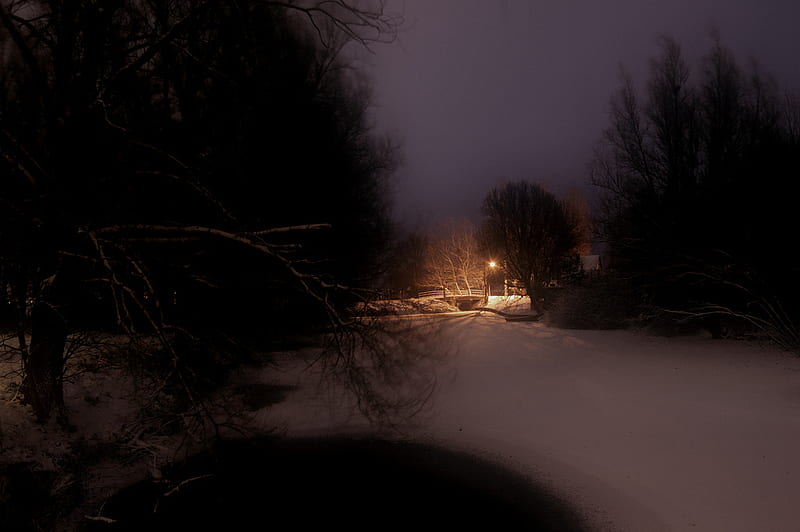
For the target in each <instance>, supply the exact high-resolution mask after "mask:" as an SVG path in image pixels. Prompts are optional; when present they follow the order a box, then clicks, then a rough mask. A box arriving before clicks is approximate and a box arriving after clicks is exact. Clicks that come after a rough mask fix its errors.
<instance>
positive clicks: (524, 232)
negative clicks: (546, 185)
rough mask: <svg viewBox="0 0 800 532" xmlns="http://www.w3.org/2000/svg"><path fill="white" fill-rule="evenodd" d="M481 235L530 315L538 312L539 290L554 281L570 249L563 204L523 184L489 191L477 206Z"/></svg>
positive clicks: (571, 234)
mask: <svg viewBox="0 0 800 532" xmlns="http://www.w3.org/2000/svg"><path fill="white" fill-rule="evenodd" d="M483 215H484V219H483V233H484V235H485V238H486V240H487V243H488V245H489V246H490V247H491V248H492V249H496V250H497V252H498V253H500V254H501V256H502V257H503V264H504V266H505V269H506V273H507V275H508V276H509V277H510V278H514V279H516V280H518V281H519V282H520V283H522V285H523V286H524V287H525V291H526V292H527V294H528V296H529V297H530V299H531V310H535V311H536V312H537V313H538V314H542V313H543V312H544V306H543V305H542V303H541V299H542V294H541V287H543V286H544V284H545V283H548V282H549V281H550V280H551V279H553V278H555V277H557V275H558V273H559V270H560V263H561V260H562V258H563V257H564V256H565V255H566V254H567V253H568V252H569V251H570V250H571V249H572V248H573V247H574V246H575V235H574V230H573V227H571V226H570V223H569V219H568V217H567V215H566V213H565V212H564V208H563V205H562V204H561V203H559V201H558V200H557V199H556V198H555V197H554V196H553V195H552V194H551V193H549V192H547V191H546V190H545V189H543V188H542V187H541V186H539V185H536V184H532V183H529V182H526V181H518V182H514V183H508V184H506V185H502V186H499V187H496V188H495V189H493V190H492V191H491V192H489V194H488V195H487V196H486V198H485V199H484V201H483Z"/></svg>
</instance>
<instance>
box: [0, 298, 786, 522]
mask: <svg viewBox="0 0 800 532" xmlns="http://www.w3.org/2000/svg"><path fill="white" fill-rule="evenodd" d="M489 305H490V306H491V307H494V308H496V309H499V310H503V311H505V312H509V313H526V312H528V310H529V305H528V301H527V299H524V298H511V299H508V300H506V299H503V298H492V300H491V301H490V302H489ZM387 319H392V318H387ZM396 319H400V318H399V317H398V318H396ZM403 320H404V323H414V324H416V323H421V324H425V325H424V328H421V331H422V332H421V333H420V335H421V336H424V339H425V342H427V343H426V344H425V345H426V347H427V348H429V349H430V352H431V353H434V354H435V355H438V356H434V357H432V358H433V359H434V360H435V363H436V365H435V371H436V374H437V378H438V379H437V381H438V387H437V389H436V391H435V393H434V395H433V396H432V397H431V399H430V402H429V404H428V409H427V410H425V411H424V412H422V413H421V414H420V415H419V416H417V417H416V418H415V419H414V424H413V426H409V427H407V428H406V436H407V437H408V438H410V439H412V440H416V441H420V442H432V443H435V444H438V445H440V446H441V445H444V446H446V447H449V448H451V449H453V450H457V451H468V452H472V453H475V454H478V455H480V456H482V457H484V458H489V459H492V460H494V461H498V462H500V463H502V464H505V465H507V466H508V467H509V468H511V469H514V470H517V471H522V472H524V473H525V474H528V475H530V477H531V478H535V479H537V480H538V481H540V482H544V483H546V484H548V485H550V486H551V487H552V489H553V490H555V491H556V492H558V493H560V494H561V495H562V496H564V498H566V499H567V500H570V501H572V502H573V503H574V504H575V506H576V507H577V508H579V509H580V510H581V511H582V512H583V513H584V514H585V517H586V518H587V519H588V520H589V522H590V523H591V524H593V525H594V528H596V529H597V530H619V531H654V532H658V531H667V530H670V531H672V530H676V531H681V530H704V531H718V530H719V531H762V530H764V531H774V532H781V531H796V530H800V527H799V526H798V523H800V521H799V520H798V515H800V514H798V508H800V507H799V506H798V501H800V499H798V497H797V485H798V483H800V457H798V453H800V451H799V450H800V358H798V357H795V356H792V355H790V354H787V353H784V352H781V351H778V350H775V349H772V348H768V347H760V346H757V345H752V344H747V343H744V342H735V341H727V340H712V339H710V338H709V337H706V336H702V335H698V336H693V337H680V338H660V337H652V336H647V335H645V334H643V333H639V332H633V331H577V330H560V329H554V328H551V327H548V326H547V325H545V324H543V323H533V322H507V321H506V320H505V319H504V318H503V317H501V316H498V315H496V314H494V313H490V312H450V313H447V314H440V315H434V316H431V315H425V316H422V317H418V318H413V317H412V318H408V317H407V316H406V317H405V318H403ZM414 320H418V322H417V321H414ZM432 323H436V324H441V325H440V326H439V327H438V331H437V330H436V327H432V326H431V324H432ZM315 356H316V353H315V352H308V353H305V354H304V353H294V352H287V353H285V354H283V355H276V362H280V361H282V363H280V364H277V365H275V366H269V367H265V368H262V369H259V370H253V369H252V368H251V369H250V370H248V372H243V373H242V374H241V375H239V379H240V380H241V382H239V383H236V382H233V383H232V386H234V387H236V386H241V387H243V388H248V387H249V389H255V390H262V391H263V392H264V393H266V392H270V394H271V395H270V394H268V395H269V396H270V397H272V396H273V395H274V396H275V397H274V399H275V400H279V399H280V398H282V397H284V396H285V397H286V399H285V400H284V401H282V402H280V403H278V404H273V403H274V401H273V400H265V401H263V402H262V404H260V405H259V406H256V407H254V408H256V409H257V410H256V411H255V412H253V420H254V421H255V423H256V424H257V425H260V426H261V427H263V428H270V427H277V428H278V430H279V431H280V432H283V433H286V434H287V435H289V436H295V435H296V436H310V435H315V434H319V433H339V434H341V433H349V432H352V433H363V432H365V431H370V430H371V429H370V427H369V425H368V424H367V423H366V422H365V421H364V419H363V418H362V417H361V416H359V415H358V414H353V413H352V410H351V409H349V408H347V406H346V404H344V403H337V402H335V401H331V398H332V397H340V396H339V395H337V393H336V392H337V390H336V389H335V387H334V388H319V387H317V386H315V384H316V383H317V380H316V378H315V372H318V371H319V368H317V367H316V366H312V367H311V368H310V369H309V367H308V366H307V364H306V362H307V361H310V360H312V359H313V358H314V357H315ZM10 369H13V368H6V367H4V366H2V367H0V370H2V372H3V374H6V373H8V370H10ZM120 382H122V381H121V380H120V379H119V378H118V376H117V375H116V373H114V372H113V371H112V372H110V373H109V372H108V371H106V372H105V373H102V374H97V375H94V376H93V375H92V374H89V375H88V376H85V377H84V378H83V379H82V380H80V381H76V382H75V383H72V384H68V386H67V388H66V392H67V396H68V404H69V405H70V409H71V414H72V420H73V421H74V423H75V424H76V426H77V427H78V429H79V432H78V433H77V434H73V435H70V434H65V433H63V432H62V431H59V430H58V428H57V427H55V426H54V425H53V424H52V423H50V424H48V425H47V426H45V427H39V426H37V425H35V424H34V423H33V422H32V421H31V419H30V412H29V410H28V408H27V407H22V406H20V405H19V404H18V403H16V402H15V401H13V400H12V399H13V395H14V388H13V387H10V386H4V387H0V458H2V459H3V460H6V461H9V462H14V461H30V462H32V463H35V464H38V467H40V468H44V469H47V468H50V467H52V468H56V467H58V464H59V463H60V461H61V460H62V459H63V457H64V456H67V455H68V454H69V450H70V449H71V448H72V447H75V445H76V444H77V443H80V442H83V443H81V445H83V446H84V447H86V446H87V445H88V446H89V448H91V446H92V445H95V446H96V447H97V448H98V449H102V448H103V445H104V444H105V443H104V442H113V441H115V437H114V435H115V434H116V433H117V432H119V431H121V430H123V427H128V425H127V423H128V422H129V421H130V419H131V416H132V413H133V409H132V403H131V399H126V397H127V396H128V395H130V394H132V393H133V392H132V391H131V390H128V389H127V388H126V387H124V386H121V384H120ZM278 392H280V393H278ZM276 394H277V395H276ZM278 396H280V397H278ZM128 429H129V427H128ZM128 429H126V430H128ZM126 441H129V439H128V440H126ZM138 441H139V440H134V443H137V442H138ZM140 443H141V446H142V447H141V449H142V453H143V454H142V456H144V458H145V459H144V460H141V461H139V462H135V463H131V464H128V465H126V466H124V467H123V466H121V465H120V464H118V463H116V462H113V461H111V462H109V464H108V467H106V466H105V465H103V464H104V463H105V462H100V463H98V465H97V466H95V467H92V468H90V470H89V472H88V473H87V482H90V483H89V484H88V485H87V489H88V492H87V493H86V494H85V495H86V497H88V498H89V500H91V501H102V500H103V498H104V497H105V496H107V495H108V494H110V493H113V492H114V491H115V490H116V489H118V488H120V487H122V486H124V485H126V484H128V483H130V482H134V481H137V480H140V479H141V478H143V477H144V476H146V475H148V474H151V473H152V474H155V473H157V472H158V467H159V466H160V462H158V461H157V459H159V457H160V456H161V455H160V454H159V453H158V452H157V451H158V449H159V448H160V447H158V446H159V445H162V446H163V447H164V449H167V448H168V443H169V442H167V441H164V442H160V441H154V440H148V441H145V442H140ZM129 444H130V442H129ZM73 451H74V449H73ZM161 454H166V451H165V452H164V453H161ZM151 455H152V458H150V457H151ZM48 464H49V465H48ZM92 508H93V507H92ZM87 511H96V509H89V510H87ZM81 515H82V514H81Z"/></svg>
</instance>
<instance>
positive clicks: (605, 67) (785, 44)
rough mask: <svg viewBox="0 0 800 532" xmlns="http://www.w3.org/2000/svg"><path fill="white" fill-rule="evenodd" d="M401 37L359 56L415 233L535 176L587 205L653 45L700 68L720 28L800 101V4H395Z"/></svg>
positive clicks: (688, 0) (725, 0) (575, 0)
mask: <svg viewBox="0 0 800 532" xmlns="http://www.w3.org/2000/svg"><path fill="white" fill-rule="evenodd" d="M388 8H389V10H391V11H396V12H397V11H399V12H403V14H404V16H405V28H404V30H403V31H402V32H401V34H400V36H399V39H398V40H397V41H396V42H395V43H393V44H390V45H376V46H374V47H373V52H374V53H373V54H372V55H366V56H365V57H363V58H362V60H363V62H364V65H362V66H364V67H365V70H366V72H367V74H368V77H369V79H370V81H371V85H372V87H373V91H374V104H375V108H374V121H375V127H376V130H377V131H379V132H385V133H389V134H391V135H393V136H394V137H395V138H396V139H397V140H399V141H400V142H401V143H402V145H403V150H402V153H403V155H402V160H403V166H402V168H401V169H400V171H399V172H398V174H397V176H396V182H395V186H394V193H395V196H394V214H395V218H396V219H397V220H398V221H400V222H401V223H402V224H403V225H405V226H406V227H408V228H423V227H424V226H425V225H427V224H429V223H431V222H435V221H437V220H440V219H443V218H449V217H467V218H472V219H474V220H477V219H478V216H479V212H480V204H481V201H482V200H483V197H484V196H485V195H486V193H487V192H488V191H489V189H491V188H492V187H493V186H494V185H496V184H498V183H501V182H503V181H505V180H516V179H529V180H532V181H534V182H538V183H541V184H543V185H545V186H546V187H548V188H549V189H550V190H552V191H553V192H555V193H556V194H560V193H562V192H564V191H565V190H566V189H567V188H569V187H571V186H578V187H582V188H583V189H584V190H585V191H586V192H587V193H588V194H591V192H592V191H591V187H589V186H588V185H587V184H586V182H587V179H588V170H587V168H588V163H589V161H590V159H591V153H592V149H593V147H594V145H595V144H596V143H597V141H598V140H599V139H600V137H601V135H602V131H603V129H604V128H605V127H606V125H607V122H608V120H607V118H608V115H607V112H608V104H609V99H610V97H611V95H612V93H613V92H614V91H615V90H616V89H617V88H618V87H619V72H620V68H621V66H624V67H625V68H626V69H627V70H628V71H629V72H630V73H632V74H633V75H634V76H635V77H636V79H637V80H639V81H642V80H645V79H646V77H647V74H648V72H649V64H648V60H649V58H650V57H653V56H655V55H657V54H658V52H659V48H658V37H659V35H665V34H666V35H670V36H672V37H674V38H675V39H676V40H677V41H678V42H679V43H680V44H681V45H682V47H683V49H684V52H685V55H686V58H687V60H689V61H690V63H691V65H692V66H693V68H694V73H695V74H699V72H700V71H699V68H696V66H697V61H699V60H700V59H701V58H702V56H703V55H705V54H706V53H707V52H708V51H709V49H710V47H711V44H712V40H711V37H710V34H711V30H712V29H713V28H716V30H717V31H718V32H719V34H720V36H721V38H722V42H723V44H725V45H726V46H727V47H729V48H730V49H732V50H733V51H734V53H735V54H736V56H737V59H738V61H739V64H740V66H741V67H745V68H747V67H749V64H750V62H751V60H752V59H753V58H756V59H758V62H759V64H760V66H761V67H762V69H763V70H764V71H765V72H767V73H770V74H772V75H773V76H774V78H775V80H776V81H777V83H778V84H779V86H780V87H781V88H783V89H790V90H792V91H794V92H800V59H798V52H800V46H799V45H800V33H798V25H799V24H800V16H798V15H800V2H798V1H797V0H669V1H666V0H661V1H656V0H559V1H552V0H550V1H540V0H388Z"/></svg>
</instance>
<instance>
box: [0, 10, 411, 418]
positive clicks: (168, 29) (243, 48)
mask: <svg viewBox="0 0 800 532" xmlns="http://www.w3.org/2000/svg"><path fill="white" fill-rule="evenodd" d="M365 5H367V4H364V3H355V2H353V3H350V2H312V3H304V4H297V3H295V2H257V1H244V0H242V1H237V0H223V1H201V0H195V1H181V2H168V3H162V2H149V1H134V0H130V1H122V0H120V1H114V2H104V3H102V4H98V3H96V2H88V1H87V2H64V1H45V0H30V1H15V2H4V3H3V4H2V5H0V23H2V28H3V31H2V32H0V47H1V48H2V50H3V51H4V53H3V55H2V58H3V59H2V61H3V69H2V72H1V73H0V153H2V161H0V173H2V175H3V179H2V183H1V184H0V202H2V204H3V207H4V208H3V211H2V213H3V214H2V218H1V219H0V248H1V249H0V254H1V255H2V257H1V258H2V264H3V266H2V270H1V271H0V275H2V281H3V283H4V285H5V287H6V293H7V294H8V295H9V302H10V305H9V306H10V307H12V312H10V314H11V315H10V316H9V319H10V320H11V321H12V322H13V325H14V326H15V329H16V332H15V335H14V336H15V338H14V339H13V341H9V342H7V344H6V345H7V347H8V348H9V349H12V350H13V351H15V352H17V353H19V354H20V355H21V357H22V360H23V366H24V371H25V385H24V396H25V397H26V398H27V399H28V400H29V401H30V402H31V403H32V404H33V405H34V406H35V407H36V408H35V410H36V415H37V418H39V419H40V420H44V419H46V418H47V417H48V416H49V415H50V409H51V407H52V405H53V404H55V405H56V406H57V407H60V406H61V405H63V401H62V399H61V398H60V397H61V392H60V379H61V378H62V376H63V373H64V349H63V346H64V345H65V340H66V337H67V335H68V334H70V333H71V332H73V331H75V330H76V329H79V328H84V327H90V328H107V329H108V328H110V329H111V330H115V331H122V332H124V333H126V334H127V335H128V336H129V337H130V338H131V339H139V338H143V339H147V340H146V341H142V342H140V343H139V344H138V347H137V349H139V350H147V351H149V352H150V353H151V354H153V355H156V356H155V357H154V358H156V359H158V360H161V361H163V363H159V364H157V365H156V369H157V370H158V372H159V373H160V376H159V379H161V380H162V381H163V384H164V385H165V387H164V389H169V386H166V385H167V384H168V383H171V384H170V385H171V386H173V389H179V388H181V389H185V391H186V393H185V394H184V398H185V400H186V401H188V403H187V404H186V405H185V407H186V408H188V409H192V408H194V409H196V408H197V404H196V401H195V398H196V397H197V395H196V393H195V392H197V391H198V390H202V389H203V388H204V387H206V386H210V385H213V381H214V380H215V379H216V378H218V377H217V375H218V374H219V371H218V370H219V369H220V365H223V366H222V367H224V364H227V362H228V361H229V360H228V359H229V358H230V354H231V352H232V350H231V347H230V340H231V339H234V340H235V344H236V345H239V346H241V345H243V344H244V345H247V344H248V343H253V342H261V343H262V344H263V342H265V341H266V342H269V341H271V340H275V339H277V338H278V337H279V336H280V335H281V334H285V332H286V331H287V327H288V328H290V327H291V326H295V327H300V326H302V327H305V326H307V325H308V324H313V323H319V324H327V325H328V326H329V327H331V328H332V330H334V331H341V330H343V329H344V328H347V327H349V326H351V325H352V324H353V323H354V322H353V320H352V319H351V317H350V316H349V314H348V308H349V307H348V304H349V303H350V302H351V301H352V300H353V299H354V298H355V297H357V294H356V293H355V292H354V290H352V289H351V288H350V287H352V286H363V285H364V284H365V279H367V278H368V277H369V276H370V275H371V274H372V273H374V266H375V261H374V260H373V257H374V255H375V254H376V251H377V250H378V248H379V246H381V245H382V243H383V241H384V240H385V237H386V231H387V229H388V222H387V217H386V209H385V194H384V185H385V180H386V179H387V177H388V175H389V174H390V173H391V171H392V169H393V156H392V147H391V145H389V144H388V143H385V142H379V141H377V140H376V139H374V137H373V136H372V135H371V133H370V131H369V128H368V127H367V122H366V118H365V113H366V106H367V104H368V100H367V99H366V98H364V96H365V92H364V89H363V87H362V86H360V85H359V84H358V83H357V80H356V79H355V78H353V77H352V76H349V74H348V72H349V71H348V70H347V69H345V68H343V63H342V61H341V60H340V56H339V53H340V51H341V50H342V48H343V47H344V45H345V44H346V43H347V42H352V41H353V40H355V41H357V42H360V43H362V44H366V45H369V44H370V43H372V42H377V41H381V40H383V39H385V38H392V36H393V32H394V31H395V29H396V23H397V20H396V19H394V18H393V17H391V16H390V15H388V14H387V13H386V12H385V11H384V9H383V4H382V3H381V2H375V3H373V4H370V5H372V6H373V7H372V8H365V7H363V6H365ZM293 313H294V315H295V317H298V316H299V317H300V318H301V319H299V320H298V319H294V320H287V319H285V318H284V317H285V316H287V315H291V314H293ZM298 322H299V323H300V325H296V324H297V323H298ZM356 329H357V328H356ZM29 334H32V336H29ZM343 334H344V333H343ZM346 334H353V330H352V329H351V330H349V331H348V332H347V333H346ZM151 338H155V339H156V342H155V344H153V342H151V341H150V339H151ZM153 345H156V346H157V347H152V346H153ZM222 345H224V346H225V347H221V346H222ZM338 345H340V346H341V345H344V344H343V343H341V342H340V343H339V344H338ZM346 360H348V361H349V362H348V363H355V362H354V359H352V358H346ZM359 386H360V387H361V389H362V390H363V389H365V388H364V386H365V384H364V383H361V384H359Z"/></svg>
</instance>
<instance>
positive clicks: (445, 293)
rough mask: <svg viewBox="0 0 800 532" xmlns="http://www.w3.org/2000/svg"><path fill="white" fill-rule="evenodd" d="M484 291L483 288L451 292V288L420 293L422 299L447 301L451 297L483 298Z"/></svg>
mask: <svg viewBox="0 0 800 532" xmlns="http://www.w3.org/2000/svg"><path fill="white" fill-rule="evenodd" d="M484 295H485V294H484V291H483V288H471V289H469V290H466V289H462V290H450V289H449V288H446V289H441V288H439V289H437V290H423V291H422V292H420V293H419V297H420V298H423V299H425V298H433V299H437V298H442V299H446V298H449V297H453V298H456V297H483V296H484Z"/></svg>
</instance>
